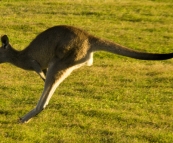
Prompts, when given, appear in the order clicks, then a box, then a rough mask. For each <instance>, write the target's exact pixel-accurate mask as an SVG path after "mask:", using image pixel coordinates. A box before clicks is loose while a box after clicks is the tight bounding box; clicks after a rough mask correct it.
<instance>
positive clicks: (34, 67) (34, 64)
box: [31, 60, 47, 81]
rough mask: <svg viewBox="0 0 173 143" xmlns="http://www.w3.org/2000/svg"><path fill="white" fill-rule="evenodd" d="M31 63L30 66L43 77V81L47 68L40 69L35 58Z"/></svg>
mask: <svg viewBox="0 0 173 143" xmlns="http://www.w3.org/2000/svg"><path fill="white" fill-rule="evenodd" d="M31 65H32V68H33V69H34V70H35V71H36V73H37V74H38V75H39V76H40V77H41V78H42V79H43V81H45V79H46V72H47V69H45V70H42V69H41V67H40V65H39V64H38V62H37V61H35V60H32V64H31Z"/></svg>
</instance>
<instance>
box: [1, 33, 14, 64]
mask: <svg viewBox="0 0 173 143" xmlns="http://www.w3.org/2000/svg"><path fill="white" fill-rule="evenodd" d="M1 43H2V46H1V47H0V63H4V62H8V60H9V58H10V56H11V55H12V51H13V49H12V47H11V45H10V44H9V39H8V37H7V35H3V36H2V37H1Z"/></svg>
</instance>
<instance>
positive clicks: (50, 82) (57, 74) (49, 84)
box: [20, 64, 75, 123]
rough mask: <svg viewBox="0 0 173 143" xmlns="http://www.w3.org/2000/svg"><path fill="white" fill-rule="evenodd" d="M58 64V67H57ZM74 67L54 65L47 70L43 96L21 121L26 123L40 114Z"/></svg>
mask: <svg viewBox="0 0 173 143" xmlns="http://www.w3.org/2000/svg"><path fill="white" fill-rule="evenodd" d="M57 66H58V67H57ZM74 69H75V68H74V67H65V68H64V65H57V64H56V65H55V64H54V65H52V66H51V67H50V68H49V69H48V72H47V76H46V81H45V87H44V90H43V93H42V95H41V98H40V100H39V102H38V104H37V106H36V108H34V109H33V110H31V111H30V112H29V113H28V114H26V115H25V116H24V117H23V118H21V120H20V121H21V122H22V123H25V122H27V121H29V120H30V119H31V118H32V117H34V116H35V115H37V114H39V113H40V112H41V111H42V110H43V109H44V108H45V107H46V105H48V103H49V100H50V98H51V97H52V95H53V93H54V91H55V90H56V88H57V87H58V85H59V84H60V83H61V82H62V81H63V80H64V79H65V78H66V77H67V76H69V75H70V73H71V72H72V71H73V70H74Z"/></svg>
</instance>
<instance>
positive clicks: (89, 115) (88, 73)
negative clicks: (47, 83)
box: [0, 0, 173, 143]
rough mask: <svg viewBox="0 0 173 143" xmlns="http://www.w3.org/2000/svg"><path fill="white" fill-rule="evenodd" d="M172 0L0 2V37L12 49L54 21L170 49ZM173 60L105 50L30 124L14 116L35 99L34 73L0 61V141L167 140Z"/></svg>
mask: <svg viewBox="0 0 173 143" xmlns="http://www.w3.org/2000/svg"><path fill="white" fill-rule="evenodd" d="M172 7H173V3H172V1H171V0H138V1H136V0H135V1H134V0H133V1H132V0H126V1H119V0H108V1H104V0H102V1H98V0H93V1H92V2H91V1H88V0H84V1H82V0H77V1H73V0H72V1H70V0H65V1H64V0H59V1H56V0H50V1H45V0H37V1H34V0H31V1H22V0H11V1H5V0H3V1H1V5H0V17H1V22H0V34H1V35H3V34H7V35H8V36H9V38H10V42H11V44H12V45H13V47H15V48H16V49H18V50H21V49H23V48H24V47H26V46H27V45H28V44H29V42H30V41H31V40H32V39H33V38H34V37H35V36H36V35H37V34H38V33H40V32H41V31H43V30H45V29H47V28H48V27H51V26H54V25H61V24H66V25H74V26H77V27H80V28H83V29H84V30H86V31H88V32H90V33H92V34H94V35H96V36H99V37H102V38H105V39H110V40H111V41H115V42H117V43H119V44H121V45H124V46H127V47H129V48H133V49H137V50H141V51H147V52H155V53H168V52H172V43H173V30H172V27H173V23H172V20H173V11H172ZM172 63H173V61H172V60H167V61H155V62H154V61H139V60H134V59H130V58H126V57H121V56H117V55H113V54H109V53H105V52H99V53H95V55H94V65H93V66H92V67H82V68H80V69H79V70H76V71H74V72H73V73H72V75H71V76H70V77H68V78H67V79H66V80H65V81H64V82H63V83H62V84H61V85H60V86H59V88H58V89H57V90H56V92H55V94H54V96H53V97H52V99H51V101H50V104H49V106H48V107H47V108H46V110H44V111H43V112H42V113H41V114H39V115H38V116H37V117H35V118H33V119H32V120H31V122H29V123H28V124H18V122H17V119H18V118H19V117H21V116H23V115H24V114H26V113H27V112H28V111H30V110H31V109H32V108H33V107H34V106H35V105H36V104H37V101H38V99H39V96H40V94H41V93H42V90H43V82H42V80H41V79H40V78H39V77H38V75H37V74H35V73H34V72H29V71H24V70H22V69H19V68H16V67H14V66H13V65H10V64H1V65H0V69H1V70H0V142H1V143H13V142H18V143H20V142H22V143H23V142H25V143H27V142H28V143H31V142H33V143H37V142H39V143H52V142H57V143H70V142H75V143H80V142H88V143H89V142H93V143H97V142H98V143H100V142H107V143H109V142H110V143H113V142H117V143H135V142H136V143H147V142H148V143H153V142H155V143H172V142H173V106H172V105H173V95H172V93H173V89H172V82H173V81H172V79H173V74H172V71H173V66H172Z"/></svg>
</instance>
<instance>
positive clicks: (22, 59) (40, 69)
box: [0, 25, 173, 123]
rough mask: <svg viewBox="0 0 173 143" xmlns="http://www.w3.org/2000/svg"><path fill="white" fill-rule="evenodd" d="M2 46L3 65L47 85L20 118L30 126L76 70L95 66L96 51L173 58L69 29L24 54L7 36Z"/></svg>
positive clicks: (39, 39)
mask: <svg viewBox="0 0 173 143" xmlns="http://www.w3.org/2000/svg"><path fill="white" fill-rule="evenodd" d="M1 42H2V47H1V48H0V63H5V62H8V63H11V64H13V65H15V66H17V67H19V68H22V69H25V70H31V71H35V72H36V73H38V75H39V76H40V77H41V78H42V79H43V80H44V81H45V85H44V89H43V92H42V95H41V97H40V99H39V101H38V103H37V105H36V107H35V108H34V109H33V110H31V111H30V112H29V113H27V114H26V115H25V116H23V117H22V118H20V122H21V123H25V122H28V121H29V120H30V119H31V118H32V117H34V116H35V115H37V114H39V113H40V112H41V111H42V110H43V109H45V107H46V106H47V105H48V103H49V100H50V98H51V97H52V95H53V93H54V91H55V90H56V88H57V87H58V86H59V84H60V83H61V82H62V81H63V80H64V79H65V78H66V77H67V76H69V75H70V73H71V72H72V71H73V70H75V69H77V68H79V67H81V66H83V65H87V66H91V65H92V64H93V53H94V52H96V51H107V52H111V53H114V54H118V55H122V56H127V57H131V58H135V59H139V60H166V59H170V58H172V57H173V53H168V54H154V53H146V52H139V51H136V50H132V49H128V48H126V47H124V46H121V45H119V44H116V43H114V42H110V41H108V40H103V39H101V38H97V37H95V36H93V35H90V34H88V33H87V32H85V31H83V30H81V29H79V28H76V27H73V26H66V25H59V26H54V27H51V28H49V29H47V30H45V31H43V32H42V33H40V34H39V35H38V36H36V38H35V39H34V40H33V41H32V42H31V43H30V44H29V45H28V46H27V47H26V48H25V49H23V50H21V51H17V50H15V49H14V48H13V47H12V46H11V45H10V43H9V39H8V37H7V35H4V36H2V37H1Z"/></svg>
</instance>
